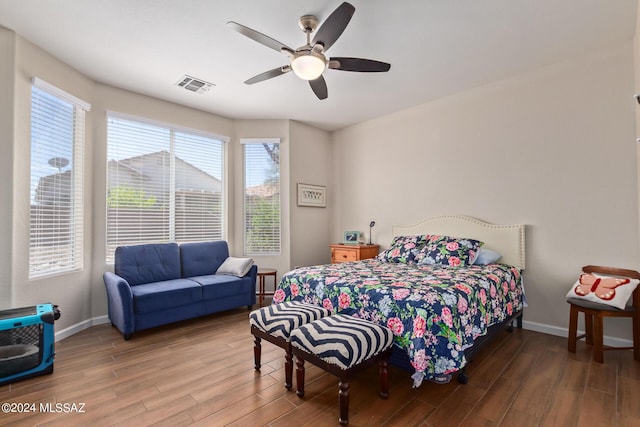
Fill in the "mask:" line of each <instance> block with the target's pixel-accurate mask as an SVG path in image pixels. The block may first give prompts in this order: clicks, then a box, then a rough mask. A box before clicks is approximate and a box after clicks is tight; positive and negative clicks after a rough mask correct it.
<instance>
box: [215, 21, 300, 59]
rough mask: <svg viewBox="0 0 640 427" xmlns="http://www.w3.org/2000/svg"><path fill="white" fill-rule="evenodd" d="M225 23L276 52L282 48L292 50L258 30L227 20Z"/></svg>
mask: <svg viewBox="0 0 640 427" xmlns="http://www.w3.org/2000/svg"><path fill="white" fill-rule="evenodd" d="M227 25H228V26H229V27H231V28H232V29H234V30H236V31H237V32H239V33H240V34H242V35H243V36H246V37H249V38H250V39H251V40H253V41H256V42H258V43H260V44H261V45H264V46H267V47H270V48H271V49H273V50H277V51H278V52H281V51H282V49H284V50H286V51H289V52H293V50H292V49H291V48H290V47H289V46H287V45H286V44H284V43H280V42H279V41H278V40H275V39H272V38H271V37H269V36H266V35H264V34H262V33H259V32H258V31H256V30H253V29H251V28H249V27H245V26H244V25H242V24H238V23H237V22H233V21H229V22H227Z"/></svg>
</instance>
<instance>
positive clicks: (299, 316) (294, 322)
mask: <svg viewBox="0 0 640 427" xmlns="http://www.w3.org/2000/svg"><path fill="white" fill-rule="evenodd" d="M330 314H331V312H330V311H329V310H327V309H326V308H323V307H319V306H316V305H311V304H305V303H302V302H298V301H289V302H283V303H281V304H276V305H270V306H268V307H263V308H260V309H258V310H253V311H252V312H251V313H250V314H249V324H250V325H251V333H252V334H253V335H254V337H255V339H254V347H253V356H254V362H255V369H256V370H257V371H259V370H260V359H261V354H262V346H261V343H260V340H261V338H263V339H265V340H267V341H269V342H271V343H273V344H275V345H277V346H278V347H282V348H283V349H284V351H285V356H284V372H285V381H284V385H285V387H286V388H287V389H291V383H292V378H293V355H292V352H291V343H290V341H289V337H290V335H291V331H293V330H294V329H295V328H297V327H299V326H301V325H304V324H306V323H309V322H312V321H314V320H316V319H320V318H321V317H324V316H329V315H330Z"/></svg>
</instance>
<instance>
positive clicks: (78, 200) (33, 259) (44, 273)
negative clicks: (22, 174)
mask: <svg viewBox="0 0 640 427" xmlns="http://www.w3.org/2000/svg"><path fill="white" fill-rule="evenodd" d="M37 91H40V92H43V93H44V94H46V96H50V97H53V98H54V99H55V100H56V102H62V103H65V104H68V105H69V106H70V107H72V111H71V117H72V118H71V123H68V122H67V123H60V128H58V127H56V128H55V130H58V129H62V128H64V127H66V126H70V127H71V135H70V136H71V138H70V140H69V141H67V140H64V138H63V139H62V140H60V141H55V142H53V143H52V141H51V140H48V141H46V142H39V143H37V144H36V142H37V141H35V139H34V138H35V135H34V134H35V132H34V126H40V125H47V124H49V125H56V126H57V125H58V124H59V123H47V122H44V120H46V118H49V119H52V120H59V118H53V117H51V116H47V117H44V115H45V114H47V113H48V112H47V111H44V108H45V107H44V106H43V107H42V108H43V110H39V109H38V108H39V107H41V105H40V104H39V102H45V99H44V96H42V95H39V94H38V93H37ZM41 96H42V98H40V97H41ZM34 102H35V103H34ZM43 105H44V104H43ZM89 111H91V104H89V103H87V102H85V101H83V100H81V99H79V98H77V97H75V96H73V95H71V94H69V93H68V92H66V91H64V90H62V89H60V88H58V87H56V86H54V85H52V84H50V83H48V82H46V81H44V80H42V79H40V78H38V77H33V79H32V85H31V107H30V116H31V122H30V152H31V153H30V161H29V170H30V172H29V175H30V179H29V186H30V188H29V204H30V208H29V211H30V212H29V257H28V264H29V266H28V272H27V275H28V280H30V281H31V280H39V279H43V278H47V277H52V276H58V275H64V274H70V273H76V272H79V271H83V270H84V261H85V260H84V258H85V257H84V243H85V242H84V231H85V230H84V227H85V223H84V215H85V207H84V198H85V194H84V185H85V176H84V166H85V165H84V162H85V159H84V156H85V146H86V113H87V112H89ZM50 113H52V114H55V111H52V112H50ZM41 118H42V119H43V122H36V121H37V120H40V119H41ZM60 142H62V143H63V144H61V143H60ZM59 147H61V149H62V150H69V151H70V152H71V168H70V169H69V170H68V171H65V172H62V169H63V168H64V167H66V166H67V165H68V161H69V159H67V164H64V165H62V164H61V163H60V164H58V172H56V173H54V174H50V175H42V176H40V174H38V173H37V165H36V163H34V162H36V161H37V160H39V159H36V158H35V157H36V156H35V154H34V153H37V152H39V151H41V150H42V151H47V150H51V149H56V148H59ZM57 159H58V157H52V158H51V159H49V162H48V163H49V165H50V166H51V167H55V164H54V163H56V162H55V161H54V160H57ZM52 162H53V163H52ZM67 172H69V175H70V178H69V184H67V185H66V186H64V185H63V187H61V188H57V185H56V183H55V181H56V176H57V175H60V176H62V174H63V173H67ZM47 177H53V178H52V179H53V185H54V191H53V192H52V194H53V200H56V199H57V200H59V196H60V195H61V194H62V192H63V191H65V189H67V188H68V191H69V201H68V202H65V203H63V204H62V205H59V206H58V207H57V208H56V207H52V209H51V215H56V214H58V215H61V214H62V210H63V209H64V208H65V207H66V208H68V209H69V214H67V215H68V223H69V225H68V226H69V232H68V234H67V236H68V237H66V238H65V237H64V236H65V234H64V233H63V234H62V235H59V236H58V238H56V237H53V238H52V239H53V242H52V243H51V247H52V250H51V251H49V252H48V253H49V255H47V252H40V253H37V252H36V251H35V249H36V246H35V245H34V243H33V242H34V241H38V240H40V241H41V240H43V239H44V240H46V239H47V236H46V234H47V232H49V233H51V235H55V234H54V233H55V232H56V224H55V223H52V225H51V226H50V227H49V228H46V229H44V228H42V227H41V226H40V225H39V224H41V223H40V222H39V221H37V220H36V222H35V223H34V216H35V217H36V218H38V217H39V216H40V215H42V213H41V211H40V209H41V208H42V207H43V206H45V205H44V204H42V205H38V204H36V199H37V193H38V187H39V186H40V185H45V184H46V182H44V181H43V179H45V178H47ZM36 178H37V180H38V184H37V186H36V187H35V189H34V187H33V186H34V181H35V180H36ZM59 181H60V182H62V181H63V180H62V179H59ZM45 190H46V187H45ZM34 191H35V193H33V192H34ZM52 206H54V205H52ZM34 209H35V211H34ZM60 230H61V229H60V224H57V232H60ZM60 236H62V237H60ZM49 238H51V237H49ZM64 240H68V242H69V243H68V245H67V246H69V247H68V248H66V249H64V248H62V246H64V245H62V243H63V241H64ZM36 254H37V255H36ZM47 257H49V258H47ZM43 264H44V265H46V264H50V265H49V267H48V268H44V269H41V268H38V267H39V266H42V265H43Z"/></svg>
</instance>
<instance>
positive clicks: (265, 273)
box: [258, 268, 278, 307]
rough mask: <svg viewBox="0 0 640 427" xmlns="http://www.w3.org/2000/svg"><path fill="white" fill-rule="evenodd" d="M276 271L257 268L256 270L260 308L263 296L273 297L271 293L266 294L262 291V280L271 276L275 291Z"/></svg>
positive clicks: (276, 282)
mask: <svg viewBox="0 0 640 427" xmlns="http://www.w3.org/2000/svg"><path fill="white" fill-rule="evenodd" d="M277 274H278V270H276V269H275V268H259V269H258V284H259V285H260V290H259V291H258V292H259V293H258V298H259V304H260V306H261V307H262V300H263V299H264V296H265V295H273V292H270V293H267V292H265V290H264V278H265V277H267V276H273V288H274V290H275V287H276V285H277V284H278V276H277Z"/></svg>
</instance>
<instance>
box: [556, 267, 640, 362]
mask: <svg viewBox="0 0 640 427" xmlns="http://www.w3.org/2000/svg"><path fill="white" fill-rule="evenodd" d="M582 271H583V272H585V273H599V274H602V275H608V276H616V277H622V278H631V279H640V273H639V272H637V271H635V270H626V269H622V268H614V267H600V266H594V265H587V266H584V267H582ZM567 302H568V303H569V304H570V305H571V311H570V313H569V340H568V346H567V347H568V350H569V351H570V352H571V353H575V352H576V342H577V341H578V340H579V339H581V338H586V342H587V344H590V345H593V360H594V361H595V362H598V363H603V362H604V354H603V353H604V350H631V349H633V358H634V360H640V314H639V313H638V307H640V286H638V287H637V288H636V289H635V290H634V291H633V294H632V297H631V305H627V307H626V308H625V309H624V310H620V309H618V308H616V307H612V306H610V305H606V304H599V303H595V302H591V301H585V300H582V299H578V298H567ZM578 313H584V323H585V333H584V334H582V335H580V336H578ZM605 317H630V318H631V319H632V324H633V347H605V346H604V343H603V341H604V318H605Z"/></svg>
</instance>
